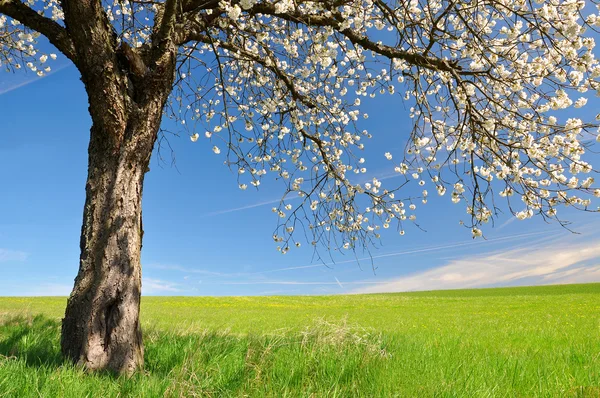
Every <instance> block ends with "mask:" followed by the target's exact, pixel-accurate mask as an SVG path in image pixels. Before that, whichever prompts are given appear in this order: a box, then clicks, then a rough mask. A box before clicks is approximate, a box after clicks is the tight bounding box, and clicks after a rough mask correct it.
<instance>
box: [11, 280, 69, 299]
mask: <svg viewBox="0 0 600 398" xmlns="http://www.w3.org/2000/svg"><path fill="white" fill-rule="evenodd" d="M72 289H73V285H69V284H66V283H42V284H40V285H39V286H36V287H35V288H33V289H25V290H22V291H19V292H18V294H16V295H18V296H68V295H69V294H71V290H72Z"/></svg>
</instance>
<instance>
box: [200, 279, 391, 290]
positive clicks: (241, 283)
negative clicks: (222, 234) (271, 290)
mask: <svg viewBox="0 0 600 398" xmlns="http://www.w3.org/2000/svg"><path fill="white" fill-rule="evenodd" d="M386 283H387V282H378V281H352V282H344V285H383V284H386ZM215 284H216V285H300V286H302V285H309V286H310V285H317V286H320V285H335V286H341V287H342V288H343V286H342V284H341V282H340V281H339V280H337V278H336V281H335V282H325V281H308V282H307V281H244V282H222V283H215ZM207 285H210V284H209V283H207Z"/></svg>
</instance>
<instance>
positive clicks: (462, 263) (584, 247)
mask: <svg viewBox="0 0 600 398" xmlns="http://www.w3.org/2000/svg"><path fill="white" fill-rule="evenodd" d="M579 238H580V239H581V237H579ZM576 239H577V238H576V237H568V238H563V239H562V240H545V241H544V242H541V243H538V244H532V246H531V247H526V248H520V249H513V250H508V251H501V252H495V253H490V254H487V255H481V256H469V257H464V258H459V259H456V260H452V261H450V262H449V263H447V264H446V265H443V266H441V267H438V268H434V269H431V270H428V271H424V272H418V273H415V274H412V275H408V276H404V277H400V278H396V279H393V280H390V281H388V282H387V283H385V284H381V285H377V286H369V287H365V288H360V289H357V290H355V291H354V292H353V293H383V292H402V291H413V290H437V289H461V288H474V287H484V286H502V285H504V286H506V285H515V284H556V283H576V282H598V281H600V241H598V240H588V241H586V242H580V243H577V240H576Z"/></svg>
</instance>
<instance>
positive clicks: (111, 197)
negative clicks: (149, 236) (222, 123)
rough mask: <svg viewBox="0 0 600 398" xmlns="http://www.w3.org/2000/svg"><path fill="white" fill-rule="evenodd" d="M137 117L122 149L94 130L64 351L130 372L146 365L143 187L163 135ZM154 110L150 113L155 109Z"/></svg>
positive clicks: (90, 365)
mask: <svg viewBox="0 0 600 398" xmlns="http://www.w3.org/2000/svg"><path fill="white" fill-rule="evenodd" d="M153 111H154V113H155V114H154V115H148V116H149V117H148V119H150V120H144V116H145V115H144V114H140V115H132V116H131V119H133V120H131V122H130V126H127V127H126V128H125V130H126V134H124V135H125V136H127V135H130V134H128V133H142V134H132V136H131V137H130V139H129V140H128V142H124V143H123V147H122V149H121V150H120V151H118V152H114V151H112V150H111V149H112V148H111V147H110V145H107V144H108V143H107V142H106V141H107V139H106V136H107V134H106V133H105V132H104V131H102V130H100V129H99V128H98V127H96V126H94V127H92V134H91V141H90V145H89V171H88V180H87V184H86V201H85V208H84V215H83V227H82V231H81V258H80V266H79V273H78V275H77V278H76V280H75V287H74V290H73V292H72V293H71V296H70V298H69V301H68V305H67V310H66V313H65V318H64V320H63V328H62V339H61V345H62V350H63V353H64V354H65V355H66V356H68V357H70V358H72V359H73V360H74V361H76V362H78V363H80V364H82V365H84V366H85V367H86V368H87V369H110V370H113V371H115V372H125V373H131V372H133V371H134V370H135V369H136V368H138V367H140V366H141V365H142V364H143V345H142V337H141V330H140V325H139V308H140V293H141V265H140V252H141V247H142V235H143V231H142V209H141V199H142V189H143V181H144V173H145V171H146V169H147V167H148V161H149V158H150V153H151V151H152V145H153V143H154V137H155V134H156V130H157V127H158V126H157V123H159V121H160V117H158V118H157V116H156V112H158V113H159V114H160V111H161V110H160V108H158V109H154V110H153ZM149 113H150V112H149Z"/></svg>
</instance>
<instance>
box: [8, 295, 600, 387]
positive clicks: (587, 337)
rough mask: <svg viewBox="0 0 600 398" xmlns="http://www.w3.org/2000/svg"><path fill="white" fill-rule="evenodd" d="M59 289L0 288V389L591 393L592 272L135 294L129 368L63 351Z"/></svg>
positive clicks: (595, 335) (595, 300)
mask: <svg viewBox="0 0 600 398" xmlns="http://www.w3.org/2000/svg"><path fill="white" fill-rule="evenodd" d="M65 302H66V299H65V298H58V297H57V298H54V297H40V298H0V397H30V396H31V397H38V396H42V397H128V396H130V397H161V396H168V397H194V396H198V397H246V396H250V397H394V396H398V397H427V396H439V397H462V396H464V397H474V396H475V397H531V396H540V397H566V396H573V397H600V284H584V285H564V286H545V287H523V288H506V289H477V290H454V291H432V292H418V293H402V294H380V295H356V296H319V297H309V296H303V297H297V296H296V297H222V298H215V297H144V298H143V299H142V307H143V308H142V323H143V326H144V335H145V336H144V337H145V347H146V365H145V370H144V371H143V372H140V373H138V374H136V375H135V376H133V377H132V378H116V377H113V376H111V375H108V374H95V375H86V374H84V373H83V372H82V371H81V369H78V368H76V367H74V366H72V365H70V364H69V363H66V362H64V361H63V360H62V358H61V356H60V353H59V334H60V318H61V316H62V314H63V311H64V306H65Z"/></svg>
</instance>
